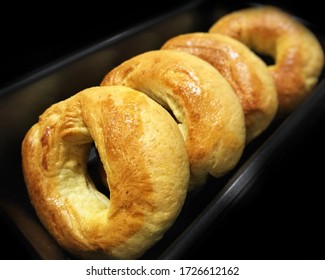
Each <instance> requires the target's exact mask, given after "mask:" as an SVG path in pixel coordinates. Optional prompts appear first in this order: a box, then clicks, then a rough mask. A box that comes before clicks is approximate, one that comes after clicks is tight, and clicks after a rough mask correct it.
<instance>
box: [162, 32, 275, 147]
mask: <svg viewBox="0 0 325 280" xmlns="http://www.w3.org/2000/svg"><path fill="white" fill-rule="evenodd" d="M161 49H174V50H178V51H184V52H188V53H190V54H193V55H196V56H198V57H200V58H202V59H204V60H205V61H207V62H209V63H210V64H211V65H213V66H214V67H215V68H216V69H217V70H218V71H219V72H220V73H221V74H222V75H223V77H225V78H226V80H227V81H228V82H229V83H230V85H231V86H232V88H233V89H234V91H235V93H236V94H237V96H238V97H239V99H240V102H241V105H242V107H243V110H244V113H245V121H246V132H247V136H246V141H247V143H248V142H250V141H252V140H253V139H254V138H256V137H257V136H258V135H260V134H261V133H262V132H263V131H264V130H265V129H266V128H267V127H268V126H269V124H270V123H271V121H272V120H273V118H274V116H275V114H276V112H277V107H278V100H277V95H276V89H275V85H274V81H273V79H272V76H271V75H270V72H269V71H268V69H267V66H266V65H265V63H264V62H263V61H262V60H261V59H260V58H259V57H258V56H256V55H255V54H254V53H253V52H252V51H250V50H249V49H248V48H247V47H246V46H245V45H244V44H242V43H240V42H239V41H237V40H235V39H232V38H231V37H229V36H225V35H222V34H213V33H202V32H196V33H188V34H182V35H178V36H175V37H173V38H171V39H169V40H168V41H167V42H165V44H164V45H163V46H162V47H161Z"/></svg>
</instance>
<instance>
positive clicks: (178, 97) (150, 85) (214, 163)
mask: <svg viewBox="0 0 325 280" xmlns="http://www.w3.org/2000/svg"><path fill="white" fill-rule="evenodd" d="M101 85H102V86H107V85H124V86H128V87H131V88H134V89H136V90H139V91H141V92H144V93H146V94H147V95H148V96H149V97H150V98H152V99H153V100H155V101H156V102H158V103H159V104H161V105H162V106H163V107H165V108H166V109H167V110H168V111H171V113H172V114H173V116H174V117H175V118H176V120H177V122H178V123H179V124H178V125H179V128H180V130H181V132H182V135H183V137H184V140H185V142H186V147H187V152H188V156H189V162H190V171H191V177H190V186H189V188H190V189H193V188H196V187H197V186H201V185H203V184H204V183H205V182H206V179H207V176H208V174H210V175H212V176H214V177H220V176H222V175H224V174H226V173H227V172H229V171H230V170H231V169H233V168H234V167H235V166H236V164H237V163H238V161H239V159H240V157H241V155H242V152H243V149H244V147H245V141H246V140H245V139H246V130H245V119H244V112H243V109H242V107H241V104H240V102H239V98H238V97H237V95H236V94H235V93H234V91H233V89H232V88H231V86H230V85H229V83H228V82H227V81H226V80H225V78H224V77H222V75H221V74H220V73H219V71H217V70H216V68H214V67H213V66H212V65H211V64H209V63H208V62H206V61H204V60H203V59H200V58H198V57H197V56H194V55H191V54H188V53H185V52H179V51H176V50H153V51H148V52H145V53H142V54H139V55H137V56H134V57H132V58H130V59H129V60H127V61H124V62H123V63H121V64H120V65H118V66H117V67H115V68H114V69H112V70H111V71H110V72H108V73H107V74H106V76H105V77H104V79H103V80H102V82H101ZM174 150H175V149H173V151H174Z"/></svg>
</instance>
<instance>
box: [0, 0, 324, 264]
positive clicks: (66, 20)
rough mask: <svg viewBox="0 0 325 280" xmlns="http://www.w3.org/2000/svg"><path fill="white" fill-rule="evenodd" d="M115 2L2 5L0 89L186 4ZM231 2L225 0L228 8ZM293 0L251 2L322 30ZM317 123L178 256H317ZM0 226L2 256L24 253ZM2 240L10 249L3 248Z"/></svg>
mask: <svg viewBox="0 0 325 280" xmlns="http://www.w3.org/2000/svg"><path fill="white" fill-rule="evenodd" d="M119 2H120V3H114V5H113V4H110V3H109V2H100V3H97V2H96V1H91V2H87V3H86V4H81V3H78V4H77V5H75V6H67V3H66V4H60V3H57V2H44V3H43V4H42V3H38V4H37V5H36V4H34V5H33V3H30V2H28V3H26V4H21V3H19V4H18V3H13V4H10V3H8V4H6V7H2V9H1V13H2V15H1V22H0V28H1V34H0V36H1V52H0V56H1V66H0V69H1V72H0V89H1V88H2V87H5V86H7V85H10V84H11V83H13V82H15V81H17V80H19V79H21V78H22V77H23V76H24V75H27V74H28V73H30V72H32V71H35V70H37V69H38V68H39V67H42V66H44V65H46V64H47V63H49V62H51V61H53V60H55V59H58V58H60V57H62V56H64V55H68V54H69V53H70V52H72V51H74V50H76V49H78V48H82V47H84V46H87V45H88V44H90V43H91V42H94V41H96V40H100V39H101V38H104V37H105V38H106V37H107V36H109V35H110V34H115V33H118V32H119V31H120V30H123V29H125V28H128V27H131V26H133V25H134V24H136V23H139V22H141V21H143V20H145V19H150V18H154V17H155V16H157V15H159V14H160V13H162V12H164V11H168V10H170V9H174V8H175V7H177V6H179V5H181V4H182V3H185V2H186V1H174V2H171V3H169V2H166V1H161V2H159V1H154V2H147V1H145V3H144V1H135V2H134V3H133V2H132V3H131V4H130V3H125V2H123V1H119ZM238 2H240V1H229V5H232V4H234V3H238ZM297 2H299V1H294V2H293V1H292V2H289V1H285V2H284V1H259V3H270V4H275V5H279V6H282V7H285V8H287V9H289V10H292V11H293V12H294V13H295V14H296V15H298V16H300V17H302V18H304V19H306V20H307V21H309V22H312V23H313V24H314V25H315V26H317V27H318V29H319V30H320V31H321V32H322V31H324V27H325V26H324V20H323V18H324V15H323V14H321V12H319V11H322V7H321V4H322V3H321V1H302V2H303V3H300V2H299V3H297ZM234 5H235V4H234ZM324 32H325V31H324ZM324 120H325V117H324V116H323V117H321V118H320V119H319V120H318V121H317V123H312V124H311V125H310V126H309V127H308V128H304V129H302V131H301V133H300V134H299V135H298V136H297V137H296V138H294V139H293V140H292V143H291V144H290V145H289V146H288V147H287V148H286V149H285V151H283V152H282V153H281V155H280V157H279V158H278V160H277V161H275V162H274V164H273V165H272V168H270V169H269V171H268V172H266V174H265V176H264V177H263V179H261V180H259V182H258V184H257V186H256V188H255V189H256V190H255V191H254V192H253V194H251V195H249V196H248V198H247V199H245V200H243V201H242V203H239V204H238V206H237V207H236V208H235V209H233V210H232V211H231V212H230V213H229V214H228V217H229V218H227V219H226V220H224V221H223V223H221V224H219V225H217V226H215V227H212V228H211V230H210V231H209V232H207V234H206V236H204V238H202V239H201V240H200V242H198V243H197V244H196V246H194V247H193V248H191V250H189V252H188V254H187V256H186V258H189V259H190V258H193V259H207V258H213V259H324V258H325V230H324V227H323V223H324V216H325V196H324V191H323V188H324V187H325V183H324V180H323V173H324V172H323V170H324V163H323V159H324V158H325V148H324V144H323V143H325V141H324V140H325V137H324V135H323V134H324V133H323V132H324V129H323V123H324V122H323V121H324ZM288 202H289V203H288ZM0 229H1V235H0V237H1V238H0V240H1V241H2V246H4V247H3V249H1V250H0V257H1V258H2V259H28V258H32V257H31V256H30V254H29V252H28V251H27V250H26V249H25V248H23V247H22V246H20V245H21V244H20V243H19V241H18V239H17V238H16V236H15V234H14V232H13V231H12V229H11V228H10V227H8V225H7V223H5V221H3V220H0ZM6 244H10V245H9V246H10V250H6V249H5V247H6V246H7V245H6ZM15 244H16V245H17V246H15Z"/></svg>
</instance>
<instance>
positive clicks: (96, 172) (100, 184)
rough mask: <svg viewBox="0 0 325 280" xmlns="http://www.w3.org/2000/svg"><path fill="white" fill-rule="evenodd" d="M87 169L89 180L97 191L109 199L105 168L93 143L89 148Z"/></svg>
mask: <svg viewBox="0 0 325 280" xmlns="http://www.w3.org/2000/svg"><path fill="white" fill-rule="evenodd" d="M87 171H88V174H89V176H90V178H91V180H92V181H93V182H94V185H95V186H96V189H97V191H99V192H100V193H102V194H103V195H105V196H106V197H107V198H108V199H109V198H110V192H109V188H108V185H107V181H106V174H105V170H104V167H103V164H102V162H101V160H100V157H99V155H98V151H97V149H96V147H95V145H93V146H92V147H91V149H90V153H89V158H88V163H87Z"/></svg>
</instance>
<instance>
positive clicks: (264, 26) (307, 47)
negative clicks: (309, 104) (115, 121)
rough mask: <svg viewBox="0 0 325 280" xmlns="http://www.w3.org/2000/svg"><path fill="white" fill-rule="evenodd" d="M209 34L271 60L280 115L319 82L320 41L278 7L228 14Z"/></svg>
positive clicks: (322, 58) (321, 51)
mask: <svg viewBox="0 0 325 280" xmlns="http://www.w3.org/2000/svg"><path fill="white" fill-rule="evenodd" d="M209 32H211V33H221V34H225V35H227V36H230V37H233V38H235V39H237V40H239V41H241V42H243V43H244V44H246V45H247V46H248V47H250V48H251V49H252V50H254V51H256V52H258V53H261V54H265V55H269V56H271V57H273V58H274V61H275V64H274V65H270V66H269V69H270V71H271V73H272V76H273V78H274V80H275V84H276V88H277V92H278V99H279V112H278V114H279V115H282V116H283V115H286V114H288V113H290V112H292V111H293V110H294V109H295V108H296V107H297V106H298V105H299V104H300V103H301V102H302V101H303V100H304V99H305V97H306V95H307V94H308V93H309V92H310V91H311V89H312V88H313V87H314V86H315V84H316V83H317V82H318V79H319V76H320V74H321V71H322V68H323V65H324V54H323V49H322V46H321V44H320V42H319V41H318V39H317V37H316V36H315V35H314V34H313V33H312V32H311V31H310V30H309V29H308V28H307V27H306V26H305V25H303V24H302V23H301V22H299V21H298V20H297V19H296V18H294V17H293V16H292V15H290V14H289V13H286V12H285V11H283V10H281V9H279V8H277V7H273V6H257V7H252V8H246V9H242V10H238V11H235V12H232V13H228V14H226V15H225V16H223V17H221V18H220V19H219V20H217V21H216V22H215V23H214V24H213V25H212V26H211V27H210V29H209Z"/></svg>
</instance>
